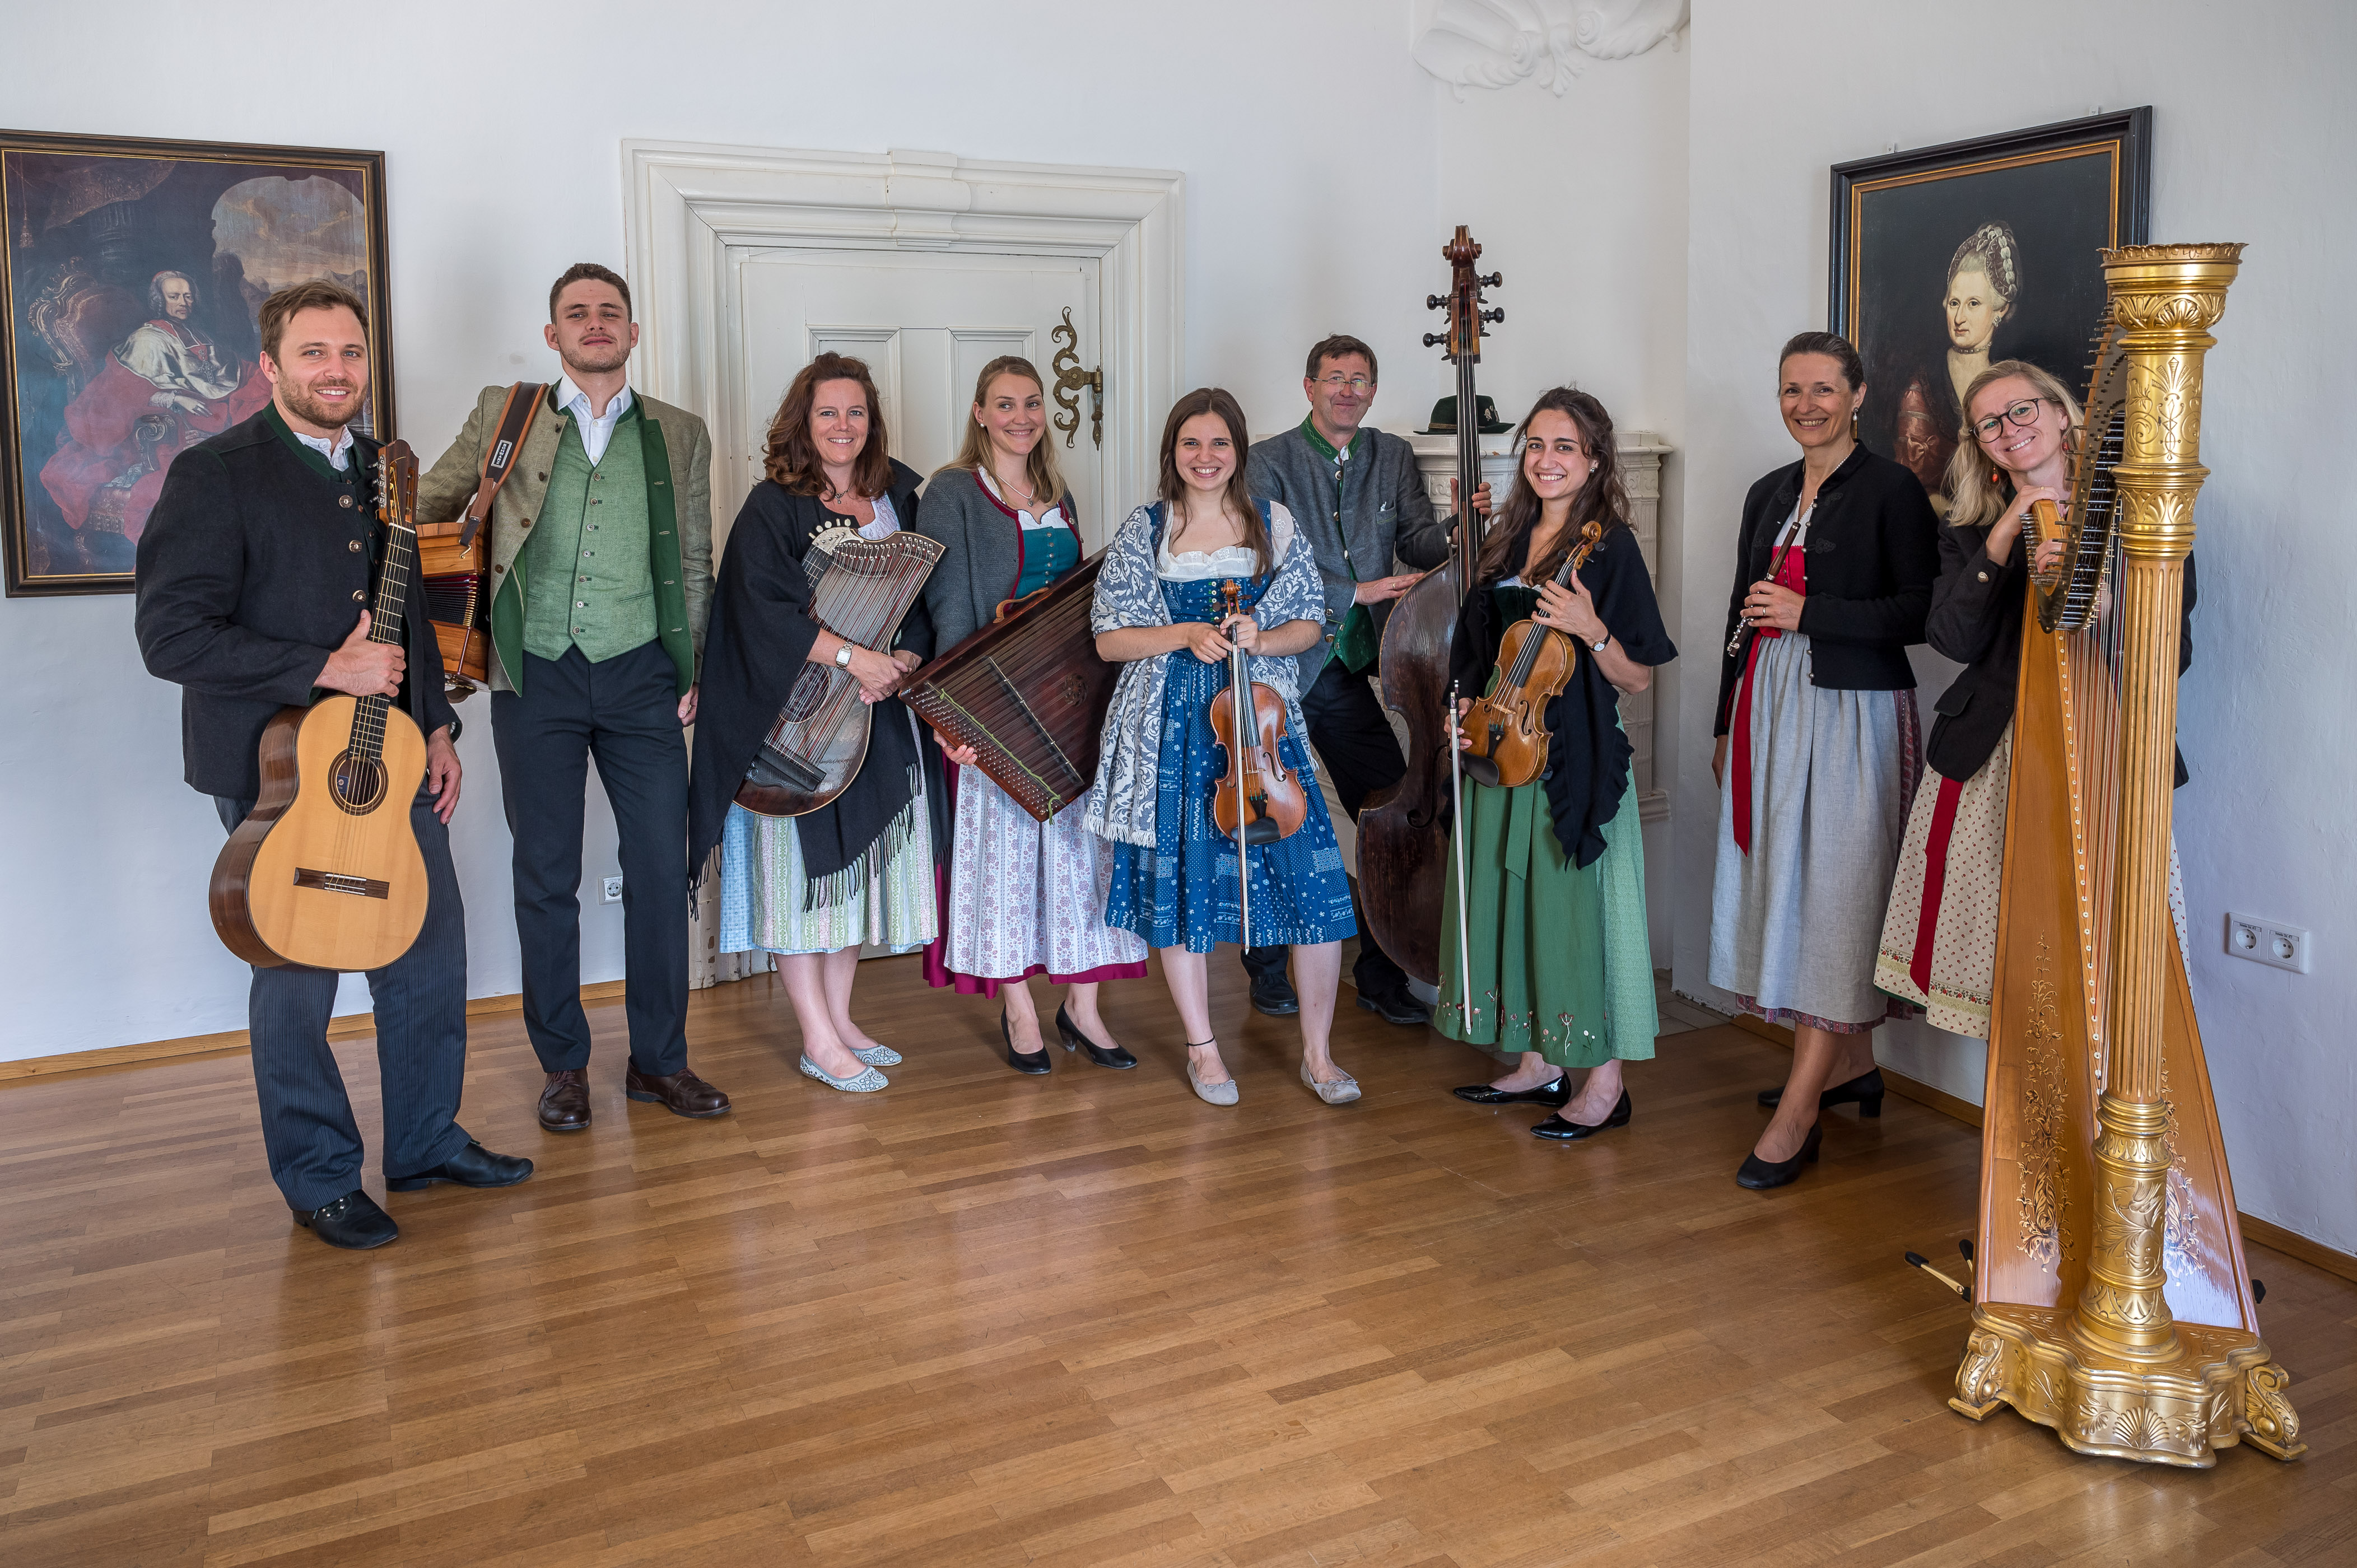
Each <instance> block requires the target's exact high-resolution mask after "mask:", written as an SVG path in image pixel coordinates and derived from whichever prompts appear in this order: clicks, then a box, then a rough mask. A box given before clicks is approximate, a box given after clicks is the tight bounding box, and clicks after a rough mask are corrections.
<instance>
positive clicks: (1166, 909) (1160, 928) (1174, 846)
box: [1105, 577, 1359, 952]
mask: <svg viewBox="0 0 2357 1568" xmlns="http://www.w3.org/2000/svg"><path fill="white" fill-rule="evenodd" d="M1263 587H1265V579H1264V580H1263V581H1261V582H1254V581H1252V580H1250V579H1247V580H1245V583H1244V593H1243V605H1244V607H1245V608H1247V609H1249V608H1251V607H1252V606H1253V605H1254V604H1255V603H1257V602H1258V601H1259V598H1260V595H1261V591H1262V589H1263ZM1162 602H1163V605H1164V607H1166V608H1167V609H1168V611H1169V615H1170V620H1171V624H1173V625H1180V624H1183V623H1185V622H1188V621H1216V620H1218V619H1219V618H1220V615H1221V607H1220V582H1219V580H1218V579H1216V578H1204V579H1200V580H1197V581H1194V582H1177V581H1172V580H1171V579H1169V578H1167V577H1166V578H1164V579H1163V581H1162ZM1163 657H1164V658H1165V659H1168V660H1169V666H1168V673H1167V675H1166V677H1165V679H1164V683H1163V691H1162V737H1161V742H1162V744H1161V752H1160V763H1159V766H1158V768H1157V771H1156V776H1155V785H1156V795H1155V806H1154V847H1153V848H1151V849H1145V848H1141V847H1139V846H1137V845H1135V844H1128V843H1116V844H1114V863H1113V888H1112V897H1111V899H1110V900H1109V902H1108V904H1107V906H1106V908H1105V923H1106V924H1107V925H1109V926H1119V927H1121V928H1123V929H1126V930H1131V931H1135V932H1136V933H1137V934H1138V935H1139V936H1141V937H1143V938H1145V939H1146V942H1147V944H1148V945H1149V946H1152V947H1157V948H1171V947H1184V948H1185V949H1186V950H1188V951H1189V952H1210V951H1211V949H1212V948H1213V947H1214V946H1215V945H1216V944H1218V943H1220V942H1237V943H1242V942H1243V938H1244V933H1243V903H1242V900H1241V898H1240V897H1239V895H1238V893H1237V889H1236V855H1237V854H1238V853H1239V852H1238V849H1237V845H1236V843H1235V842H1234V841H1233V840H1232V839H1230V838H1228V837H1227V836H1226V835H1225V834H1223V833H1222V832H1220V830H1219V826H1218V824H1217V823H1216V822H1213V821H1212V818H1211V794H1212V790H1213V789H1214V788H1215V787H1216V786H1217V784H1218V782H1219V780H1220V778H1221V776H1222V775H1223V774H1224V773H1226V772H1227V768H1228V764H1227V753H1226V752H1224V751H1222V749H1221V748H1220V746H1219V744H1218V742H1217V741H1216V740H1215V739H1214V738H1213V736H1212V733H1211V698H1212V697H1213V695H1215V694H1216V693H1219V692H1222V691H1223V690H1225V689H1226V687H1227V682H1228V670H1227V666H1226V665H1225V664H1206V663H1204V662H1203V661H1202V660H1200V659H1198V658H1196V657H1195V656H1194V655H1193V654H1191V653H1189V652H1187V651H1185V650H1179V651H1177V652H1173V653H1167V654H1164V655H1163ZM1277 756H1278V757H1279V759H1280V760H1281V761H1283V762H1284V764H1285V765H1286V767H1287V768H1291V769H1294V770H1295V771H1297V773H1298V774H1299V775H1300V777H1301V782H1302V787H1303V791H1304V793H1306V794H1307V795H1308V798H1309V814H1308V817H1307V818H1306V819H1304V821H1303V822H1302V824H1301V827H1300V829H1299V831H1298V832H1295V833H1294V834H1293V835H1292V836H1291V837H1289V838H1282V839H1279V840H1277V841H1276V842H1275V843H1272V844H1261V845H1257V846H1255V847H1254V848H1251V849H1247V850H1244V851H1243V852H1242V853H1243V854H1247V855H1249V856H1250V857H1251V875H1252V945H1253V946H1254V947H1269V946H1274V945H1275V944H1278V943H1286V944H1289V945H1293V946H1315V945H1316V944H1318V943H1319V942H1332V941H1340V940H1342V939H1343V938H1345V937H1350V936H1355V935H1356V934H1357V933H1358V929H1359V927H1358V921H1357V919H1356V918H1355V917H1354V916H1353V915H1352V914H1351V884H1350V879H1349V878H1348V877H1347V876H1346V875H1344V874H1343V870H1342V852H1341V849H1340V847H1339V846H1338V845H1337V844H1336V843H1335V842H1334V823H1333V821H1332V820H1331V819H1330V818H1329V817H1328V816H1327V814H1326V800H1325V797H1324V795H1323V794H1322V793H1321V792H1320V791H1319V789H1318V784H1317V781H1316V778H1315V776H1314V774H1313V772H1312V770H1311V768H1310V766H1309V757H1308V751H1307V749H1306V748H1305V747H1304V746H1302V744H1301V739H1300V737H1299V736H1296V735H1294V734H1293V733H1291V729H1290V727H1288V729H1287V731H1286V736H1285V738H1284V739H1283V740H1282V741H1280V742H1279V743H1278V746H1277Z"/></svg>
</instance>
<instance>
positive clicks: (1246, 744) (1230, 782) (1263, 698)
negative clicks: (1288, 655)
mask: <svg viewBox="0 0 2357 1568" xmlns="http://www.w3.org/2000/svg"><path fill="white" fill-rule="evenodd" d="M1242 598H1243V588H1242V587H1241V586H1239V585H1237V584H1235V583H1232V582H1231V583H1222V584H1221V585H1220V600H1221V604H1222V607H1223V609H1222V616H1221V618H1220V624H1221V626H1222V628H1224V627H1226V626H1227V625H1229V624H1230V623H1231V622H1232V621H1233V620H1235V619H1236V618H1238V617H1240V616H1242V615H1243V609H1242V607H1241V605H1240V601H1241V600H1242ZM1239 714H1243V715H1247V716H1246V717H1245V720H1244V723H1245V725H1246V728H1245V729H1244V731H1243V735H1242V736H1238V734H1237V728H1236V719H1237V716H1238V715H1239ZM1211 733H1212V734H1213V735H1214V736H1216V737H1217V738H1218V740H1219V743H1220V749H1221V750H1222V751H1224V752H1226V753H1227V754H1228V770H1227V772H1226V774H1225V775H1224V776H1222V778H1221V779H1220V783H1219V789H1218V793H1217V794H1215V795H1214V796H1213V797H1212V800H1211V820H1212V821H1213V822H1217V823H1218V824H1219V827H1220V832H1223V833H1225V834H1226V835H1227V836H1228V837H1230V838H1232V839H1233V840H1235V841H1236V842H1237V843H1242V844H1263V843H1275V842H1276V841H1277V840H1279V839H1282V838H1290V837H1292V836H1293V835H1294V834H1295V833H1296V832H1299V831H1300V828H1301V824H1302V822H1303V821H1304V820H1305V819H1307V818H1308V815H1309V800H1308V797H1307V796H1306V795H1304V794H1303V793H1302V792H1301V780H1300V779H1298V778H1297V777H1296V776H1295V775H1294V773H1293V772H1292V771H1291V770H1290V769H1288V768H1286V766H1285V764H1284V763H1283V762H1282V761H1280V760H1279V759H1278V757H1277V755H1276V743H1277V742H1278V741H1280V740H1282V739H1284V738H1285V699H1284V698H1283V697H1280V696H1278V695H1277V694H1276V689H1275V687H1273V686H1269V685H1266V684H1265V683H1263V682H1258V681H1255V680H1254V679H1253V678H1252V674H1251V671H1250V670H1249V668H1248V666H1247V663H1246V660H1245V655H1244V650H1243V649H1242V648H1239V647H1234V646H1231V647H1230V648H1229V650H1228V689H1227V690H1226V691H1224V692H1222V693H1218V694H1217V695H1216V696H1214V697H1213V698H1212V699H1211Z"/></svg>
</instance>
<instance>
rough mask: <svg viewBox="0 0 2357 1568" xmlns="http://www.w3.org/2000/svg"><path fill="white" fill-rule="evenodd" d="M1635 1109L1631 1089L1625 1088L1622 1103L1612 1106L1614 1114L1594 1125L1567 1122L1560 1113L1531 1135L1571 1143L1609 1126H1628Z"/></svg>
mask: <svg viewBox="0 0 2357 1568" xmlns="http://www.w3.org/2000/svg"><path fill="white" fill-rule="evenodd" d="M1635 1109H1636V1107H1635V1106H1633V1105H1631V1104H1630V1103H1629V1091H1628V1090H1625V1089H1624V1090H1621V1091H1620V1104H1618V1105H1615V1106H1614V1107H1613V1108H1612V1114H1611V1115H1609V1116H1607V1117H1606V1118H1605V1119H1604V1120H1603V1121H1601V1122H1597V1123H1596V1124H1595V1125H1594V1126H1590V1125H1588V1123H1587V1122H1566V1121H1565V1120H1564V1119H1563V1117H1562V1116H1561V1115H1559V1114H1558V1115H1555V1116H1550V1117H1548V1118H1547V1119H1546V1120H1545V1121H1544V1122H1540V1123H1539V1124H1538V1125H1537V1126H1535V1127H1534V1128H1532V1129H1531V1136H1533V1137H1534V1138H1552V1139H1554V1140H1555V1142H1556V1143H1558V1144H1569V1143H1573V1142H1575V1141H1577V1140H1578V1139H1581V1138H1593V1137H1594V1136H1596V1134H1597V1133H1601V1132H1603V1131H1605V1130H1606V1129H1607V1128H1610V1127H1626V1126H1627V1125H1628V1124H1629V1114H1630V1112H1632V1111H1634V1110H1635Z"/></svg>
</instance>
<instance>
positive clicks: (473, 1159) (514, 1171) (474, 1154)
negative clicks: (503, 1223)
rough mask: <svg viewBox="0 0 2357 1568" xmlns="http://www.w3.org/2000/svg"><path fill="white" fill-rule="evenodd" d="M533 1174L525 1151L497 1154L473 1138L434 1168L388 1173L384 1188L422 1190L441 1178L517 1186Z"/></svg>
mask: <svg viewBox="0 0 2357 1568" xmlns="http://www.w3.org/2000/svg"><path fill="white" fill-rule="evenodd" d="M530 1175H532V1162H531V1161H530V1160H527V1159H525V1158H524V1157H523V1156H522V1155H495V1154H493V1153H491V1152H490V1150H489V1149H487V1148H485V1147H483V1145H482V1144H478V1143H476V1142H474V1141H473V1140H472V1139H469V1140H468V1143H467V1146H466V1147H465V1148H463V1149H461V1150H459V1151H458V1152H457V1154H455V1155H451V1156H450V1157H449V1158H448V1159H447V1160H444V1161H443V1162H442V1163H441V1164H440V1165H436V1166H435V1167H434V1168H433V1169H432V1170H430V1171H419V1172H418V1173H417V1174H416V1175H415V1176H386V1177H385V1178H384V1190H385V1191H387V1192H422V1191H424V1190H425V1188H427V1187H432V1186H433V1185H434V1184H435V1183H436V1182H438V1181H447V1182H451V1183H454V1184H456V1185H457V1186H459V1187H513V1186H515V1184H516V1183H518V1182H520V1181H522V1180H523V1178H524V1177H526V1176H530Z"/></svg>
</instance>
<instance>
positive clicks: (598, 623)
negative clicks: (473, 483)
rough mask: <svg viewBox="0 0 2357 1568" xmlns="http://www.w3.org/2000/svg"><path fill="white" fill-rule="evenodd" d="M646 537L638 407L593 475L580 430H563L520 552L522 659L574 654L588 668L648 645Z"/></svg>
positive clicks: (650, 600)
mask: <svg viewBox="0 0 2357 1568" xmlns="http://www.w3.org/2000/svg"><path fill="white" fill-rule="evenodd" d="M647 529H648V522H647V470H646V456H645V446H644V444H643V442H642V440H641V438H640V425H639V404H638V403H637V401H636V400H635V399H633V400H632V402H631V403H630V410H629V412H628V413H625V414H624V415H623V416H622V418H621V421H620V423H619V424H616V425H615V426H614V433H613V435H611V436H610V437H609V438H608V441H607V443H606V455H605V457H604V458H603V459H602V460H601V461H600V462H598V463H597V466H596V467H591V466H590V462H589V453H588V450H587V448H586V447H584V446H582V445H581V430H580V426H579V425H578V424H568V425H567V426H566V427H565V438H564V439H563V440H562V441H560V442H558V443H557V447H556V463H555V466H554V467H553V468H551V469H550V470H549V475H548V495H547V498H546V499H544V500H543V501H542V502H541V508H540V518H539V521H537V522H536V523H535V524H534V525H533V531H532V538H531V539H530V540H529V541H528V542H526V543H525V544H524V547H523V549H522V551H520V552H519V553H518V554H519V558H520V560H521V561H522V564H524V567H525V570H524V584H525V589H526V592H525V595H524V612H523V646H524V651H525V652H527V653H532V654H535V655H537V656H538V657H540V658H542V659H549V660H555V659H562V658H564V657H565V650H566V649H568V648H578V649H580V650H581V654H582V657H583V658H585V659H587V660H589V662H591V663H592V664H596V663H599V662H601V661H603V660H608V659H611V658H613V657H614V656H615V655H617V654H620V653H628V652H630V650H632V649H634V648H639V647H642V646H644V645H645V644H647V643H649V642H651V641H653V640H654V638H655V630H656V624H655V621H656V618H655V584H654V572H653V568H652V566H651V558H650V556H649V553H648V543H649V540H648V534H647Z"/></svg>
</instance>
